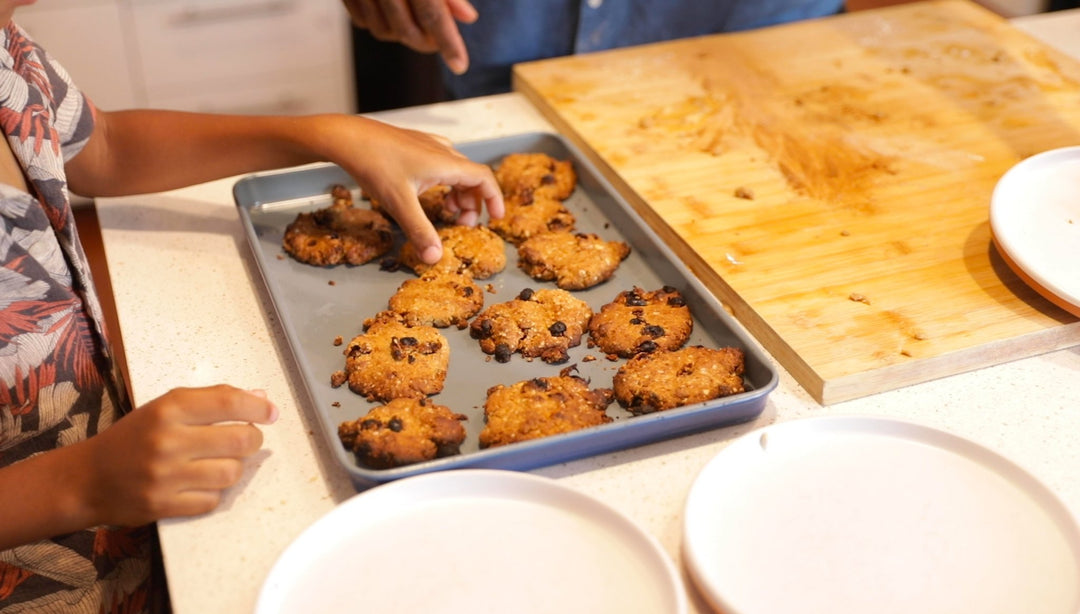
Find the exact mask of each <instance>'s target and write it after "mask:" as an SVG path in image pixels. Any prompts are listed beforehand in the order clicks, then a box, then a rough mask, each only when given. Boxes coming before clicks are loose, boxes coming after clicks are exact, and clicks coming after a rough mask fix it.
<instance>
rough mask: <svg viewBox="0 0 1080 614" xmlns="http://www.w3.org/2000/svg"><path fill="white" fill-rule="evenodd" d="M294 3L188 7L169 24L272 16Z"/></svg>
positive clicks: (281, 0) (277, 0)
mask: <svg viewBox="0 0 1080 614" xmlns="http://www.w3.org/2000/svg"><path fill="white" fill-rule="evenodd" d="M295 5H296V3H295V2H293V1H290V0H275V1H272V2H262V3H259V4H238V5H233V6H224V7H214V8H189V9H184V10H183V11H180V12H179V13H176V14H174V15H173V16H172V17H171V18H170V19H169V24H170V25H174V26H179V27H182V28H183V27H192V26H201V25H205V24H215V23H221V22H224V21H235V20H243V19H250V18H252V17H272V16H274V15H282V14H286V13H291V12H293V9H294V8H295Z"/></svg>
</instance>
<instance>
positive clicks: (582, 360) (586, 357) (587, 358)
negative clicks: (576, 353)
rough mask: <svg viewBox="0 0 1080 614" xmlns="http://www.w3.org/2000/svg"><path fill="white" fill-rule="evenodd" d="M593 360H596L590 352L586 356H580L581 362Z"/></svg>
mask: <svg viewBox="0 0 1080 614" xmlns="http://www.w3.org/2000/svg"><path fill="white" fill-rule="evenodd" d="M594 360H596V356H593V355H592V354H589V355H588V356H585V357H584V358H582V359H581V362H592V361H594Z"/></svg>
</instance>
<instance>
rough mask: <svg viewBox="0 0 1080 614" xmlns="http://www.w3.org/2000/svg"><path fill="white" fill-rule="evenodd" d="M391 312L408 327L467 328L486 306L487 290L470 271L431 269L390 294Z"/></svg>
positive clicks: (407, 281) (406, 281)
mask: <svg viewBox="0 0 1080 614" xmlns="http://www.w3.org/2000/svg"><path fill="white" fill-rule="evenodd" d="M389 307H390V311H394V312H396V313H398V314H400V315H401V317H402V319H403V321H404V322H405V324H406V326H421V325H426V326H434V327H435V328H446V327H448V326H457V327H458V328H465V327H467V326H468V325H469V318H471V317H473V316H474V315H476V314H477V313H479V312H480V310H481V309H482V308H483V307H484V292H483V290H481V289H480V286H478V285H476V282H475V281H473V279H472V275H469V274H468V273H467V272H457V271H444V272H434V271H433V272H428V273H426V274H424V275H422V276H420V277H418V278H416V279H407V280H405V282H404V283H402V284H401V286H399V287H398V289H397V292H395V293H394V294H393V296H391V297H390V302H389Z"/></svg>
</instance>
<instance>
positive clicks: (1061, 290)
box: [990, 147, 1080, 316]
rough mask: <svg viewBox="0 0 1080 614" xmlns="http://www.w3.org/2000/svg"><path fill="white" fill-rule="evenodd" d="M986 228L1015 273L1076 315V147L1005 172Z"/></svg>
mask: <svg viewBox="0 0 1080 614" xmlns="http://www.w3.org/2000/svg"><path fill="white" fill-rule="evenodd" d="M990 229H991V232H992V233H993V236H994V242H995V243H996V244H997V246H998V251H999V252H1000V253H1001V255H1002V256H1003V257H1004V258H1005V261H1006V262H1007V263H1008V264H1009V266H1010V267H1012V269H1013V270H1014V271H1016V273H1017V275H1019V276H1020V277H1021V278H1022V279H1023V280H1024V281H1025V282H1026V283H1027V284H1029V285H1030V286H1031V287H1032V288H1034V289H1035V290H1036V291H1038V292H1039V293H1040V294H1042V295H1043V296H1044V297H1046V298H1047V299H1049V300H1050V301H1052V302H1053V303H1054V304H1056V305H1058V306H1059V307H1062V308H1063V309H1065V310H1066V311H1069V312H1070V313H1072V314H1074V315H1078V316H1080V267H1078V265H1077V263H1078V262H1080V147H1065V148H1062V149H1053V150H1050V151H1046V152H1043V153H1040V154H1037V155H1034V156H1032V157H1030V158H1027V159H1026V160H1024V161H1022V162H1020V163H1019V164H1017V165H1016V166H1014V167H1012V168H1011V169H1009V170H1008V172H1006V173H1005V174H1004V175H1003V176H1002V177H1001V179H1000V180H998V183H997V186H995V188H994V194H993V196H992V198H991V201H990Z"/></svg>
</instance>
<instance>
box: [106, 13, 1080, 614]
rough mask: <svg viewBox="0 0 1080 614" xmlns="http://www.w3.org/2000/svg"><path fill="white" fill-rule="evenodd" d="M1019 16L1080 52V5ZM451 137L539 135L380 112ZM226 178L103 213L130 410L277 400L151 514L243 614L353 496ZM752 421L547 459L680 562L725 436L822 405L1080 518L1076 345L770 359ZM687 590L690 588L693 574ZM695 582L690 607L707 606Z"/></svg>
mask: <svg viewBox="0 0 1080 614" xmlns="http://www.w3.org/2000/svg"><path fill="white" fill-rule="evenodd" d="M1015 23H1016V24H1017V25H1018V26H1020V27H1022V28H1024V29H1026V30H1028V31H1029V32H1031V33H1033V34H1035V35H1037V36H1041V37H1044V39H1045V40H1047V41H1048V42H1050V43H1051V44H1055V45H1058V46H1059V47H1060V48H1062V49H1063V50H1064V51H1066V52H1070V53H1072V54H1074V55H1077V56H1080V48H1078V47H1077V46H1076V37H1075V36H1074V33H1075V32H1076V31H1077V29H1078V28H1080V12H1078V11H1071V12H1067V13H1060V14H1050V15H1040V16H1035V17H1030V18H1020V19H1017V20H1015ZM375 116H376V117H378V118H380V119H382V120H384V121H387V122H390V123H392V124H397V125H401V126H406V127H409V128H414V129H419V130H425V131H429V132H434V133H439V134H442V135H445V136H447V137H449V138H450V139H452V140H455V141H471V140H478V139H487V138H494V137H499V136H505V135H511V134H517V133H524V132H532V131H544V130H551V126H550V125H549V124H548V123H547V122H546V121H545V120H544V119H543V118H542V117H541V116H540V115H539V114H538V113H537V112H536V111H535V110H534V109H533V108H532V107H531V106H530V105H529V104H528V102H527V101H526V100H525V99H524V98H523V97H521V96H519V95H516V94H506V95H499V96H493V97H487V98H477V99H472V100H466V101H460V102H454V103H443V104H436V105H430V106H424V107H415V108H409V109H401V110H396V111H391V112H385V113H380V114H376V115H375ZM235 181H236V178H231V179H225V180H221V181H215V182H211V183H206V184H202V185H198V186H195V187H191V188H186V189H182V190H175V191H171V192H165V193H160V194H152V195H144V196H135V197H126V198H112V199H101V200H99V201H98V203H97V206H98V214H99V217H100V221H101V226H102V236H103V240H104V245H105V252H106V257H107V260H108V265H109V267H110V275H111V281H112V285H113V290H114V293H115V299H116V304H117V312H118V316H119V320H120V326H121V332H122V336H123V341H124V345H125V348H126V352H127V358H128V364H129V370H130V375H131V386H132V390H133V393H134V396H135V400H136V402H138V403H142V402H146V401H148V400H150V399H152V398H154V397H156V396H158V395H160V394H163V393H165V392H166V391H168V390H169V389H171V388H174V387H177V386H201V385H210V384H216V383H221V382H225V383H230V384H233V385H236V386H240V387H247V388H263V389H265V390H267V392H268V393H269V395H270V397H271V398H272V399H274V400H275V401H276V402H277V404H278V405H279V406H280V408H281V412H282V415H281V419H280V420H279V422H278V423H277V424H275V425H273V426H271V427H267V428H265V429H264V433H265V444H264V449H263V450H262V451H261V452H260V453H258V454H257V456H256V457H255V458H254V459H253V460H252V461H251V462H250V463H249V466H248V468H247V470H246V472H245V475H244V477H243V480H242V482H241V484H240V485H238V486H237V487H235V488H233V489H231V490H230V491H229V492H228V494H227V497H226V500H225V501H224V503H223V505H222V506H221V508H220V509H219V510H217V511H215V512H214V513H211V514H208V515H205V516H201V517H196V518H191V519H183V520H171V521H166V522H163V523H161V526H160V529H161V540H162V546H163V549H164V555H165V566H166V573H167V576H168V581H169V586H170V590H171V593H172V600H173V607H174V609H175V611H176V612H177V614H212V613H216V612H221V613H223V614H224V613H227V614H235V613H238V612H250V611H252V609H253V608H254V605H255V601H256V598H257V595H258V592H259V590H260V587H261V586H262V583H263V580H264V579H265V577H266V575H267V573H268V572H269V570H270V568H271V566H272V565H273V564H274V562H275V560H276V559H277V558H278V556H279V555H280V554H281V552H282V551H283V550H284V549H285V547H286V546H287V545H288V544H289V543H290V542H291V541H292V540H293V539H294V538H295V537H296V536H297V535H298V534H299V533H300V532H301V531H302V530H303V529H304V528H306V527H307V526H309V525H310V524H311V523H313V522H314V521H315V520H317V519H318V518H319V517H320V516H322V515H323V514H325V513H326V512H328V511H329V510H330V509H331V508H333V507H334V506H335V505H336V504H338V503H340V502H342V501H344V500H345V499H347V498H348V497H350V496H352V495H354V494H355V492H356V491H355V490H354V489H353V487H352V485H351V483H350V482H349V480H348V478H347V476H346V475H345V472H344V470H343V469H342V468H340V467H339V466H337V465H336V464H335V462H334V460H333V458H332V457H331V456H330V454H329V453H328V451H327V447H326V444H325V443H324V441H323V440H322V437H321V435H320V434H319V433H318V432H317V430H316V429H317V425H316V422H315V418H314V416H313V415H312V414H311V413H310V410H307V409H305V408H304V406H303V404H302V403H301V402H300V401H299V399H301V398H302V396H303V395H302V391H301V390H298V389H297V388H296V386H299V385H301V384H300V382H301V381H302V380H301V377H300V375H299V373H298V371H297V368H296V366H295V364H293V362H292V359H291V357H290V356H289V355H288V354H284V353H282V351H281V347H282V344H281V343H280V342H279V340H281V339H282V338H283V333H282V329H281V327H280V324H279V322H277V321H276V319H275V317H274V315H273V313H274V311H273V308H272V306H271V303H270V300H269V297H268V295H267V293H266V290H265V286H264V285H263V283H262V281H261V280H260V279H259V272H258V270H257V265H256V264H255V262H254V260H253V258H252V256H251V253H250V250H249V248H248V245H247V241H246V238H245V236H244V234H243V230H242V227H241V224H240V220H239V217H238V215H237V211H236V207H235V205H234V202H233V198H232V192H231V190H232V186H233V184H234V183H235ZM777 368H778V370H779V372H780V384H779V387H778V388H777V389H776V390H775V391H774V392H773V393H772V394H771V395H770V396H769V399H768V402H767V405H766V408H765V410H764V412H763V413H762V414H761V416H760V417H759V418H758V419H757V420H755V421H754V422H752V423H747V424H742V425H739V426H735V427H729V428H723V429H718V430H714V431H710V432H705V433H701V434H697V435H692V436H687V437H681V438H678V439H674V440H669V441H665V442H662V443H656V444H652V445H646V446H642V447H638V448H634V449H631V450H627V451H622V452H617V453H613V454H605V455H601V456H597V457H592V458H588V459H585V460H580V461H575V462H570V463H566V464H560V465H556V466H551V467H547V468H543V469H539V470H535V471H534V472H533V473H535V474H537V475H542V476H548V477H551V478H556V479H558V480H559V481H561V482H563V483H565V484H567V485H569V486H571V487H573V488H576V489H579V490H581V491H582V492H585V493H587V494H589V495H592V496H593V497H596V498H598V499H600V500H601V501H603V502H606V503H607V504H609V505H611V506H613V507H615V508H617V509H618V510H621V511H622V512H624V513H625V514H627V515H628V516H629V517H631V518H632V519H633V520H635V521H636V522H637V523H639V524H640V525H641V526H642V527H643V528H644V529H645V530H646V531H648V532H650V533H651V534H652V535H654V536H655V537H656V538H657V539H658V540H659V541H660V543H661V544H662V545H663V547H664V548H665V549H666V550H667V552H668V553H669V554H670V555H671V557H672V558H673V560H674V561H676V562H679V561H680V560H681V559H680V555H681V553H680V536H681V531H682V509H683V502H684V500H685V498H686V496H687V493H688V491H689V489H690V486H691V484H692V482H693V480H694V478H695V476H696V475H697V473H698V472H699V471H700V469H701V468H702V467H703V466H704V465H705V464H706V463H707V462H708V461H709V460H710V459H712V458H713V457H714V456H715V455H716V454H717V453H718V452H720V451H721V450H722V449H723V448H724V447H725V446H726V445H727V444H728V443H729V442H730V441H732V440H733V439H734V438H737V437H739V436H740V435H743V434H745V433H747V432H749V431H751V430H753V429H755V428H758V427H762V426H765V425H769V424H772V423H775V422H781V421H788V420H794V419H798V418H805V417H810V416H821V415H875V416H886V417H895V418H901V419H904V420H909V421H915V422H919V423H922V424H925V425H928V426H931V427H935V428H938V429H942V430H945V431H948V432H951V433H955V434H957V435H960V436H962V437H966V438H968V439H971V440H973V441H975V442H977V443H980V444H983V445H985V446H987V447H989V448H991V449H993V450H995V451H997V452H999V453H1001V454H1003V455H1004V456H1006V457H1008V458H1009V459H1011V460H1013V461H1014V462H1015V463H1017V464H1019V465H1020V466H1021V467H1023V468H1025V469H1027V470H1028V471H1030V472H1031V473H1032V474H1034V475H1035V476H1036V477H1037V478H1039V479H1040V480H1041V481H1042V482H1044V483H1045V484H1046V485H1047V486H1048V487H1049V488H1050V489H1052V490H1053V491H1054V492H1055V493H1056V494H1057V495H1058V496H1059V497H1060V498H1061V499H1062V500H1063V502H1064V503H1065V505H1066V506H1068V507H1069V508H1070V510H1071V511H1072V512H1073V514H1074V515H1078V516H1080V474H1078V471H1077V469H1076V468H1077V467H1080V438H1078V437H1077V436H1076V433H1078V432H1080V348H1078V347H1073V348H1069V349H1065V350H1060V351H1057V352H1053V353H1049V354H1045V355H1042V356H1037V357H1034V358H1029V359H1025V360H1019V361H1015V362H1010V363H1006V364H1002V365H999V366H995V367H991V368H987V369H982V370H979V371H976V372H971V373H965V374H961V375H956V376H952V377H948V378H945V379H940V380H936V381H931V382H928V383H925V384H919V385H915V386H910V387H907V388H903V389H900V390H895V391H891V392H887V393H882V394H877V395H873V396H870V397H865V398H862V399H858V400H854V401H849V402H845V403H840V404H836V405H833V406H829V407H822V406H820V405H819V404H818V403H816V402H815V401H814V400H813V399H811V398H810V396H809V395H807V394H806V393H805V392H804V391H803V390H802V389H801V388H800V387H799V386H798V384H797V383H796V382H795V381H794V380H793V379H792V378H791V376H790V375H788V374H787V373H786V372H785V371H784V370H783V369H782V368H779V367H777ZM688 586H689V583H688ZM690 593H691V610H692V611H694V612H706V611H707V610H708V607H707V606H706V605H705V604H704V602H703V601H701V600H700V598H699V597H698V596H697V595H696V594H695V593H694V591H693V590H691V591H690Z"/></svg>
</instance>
